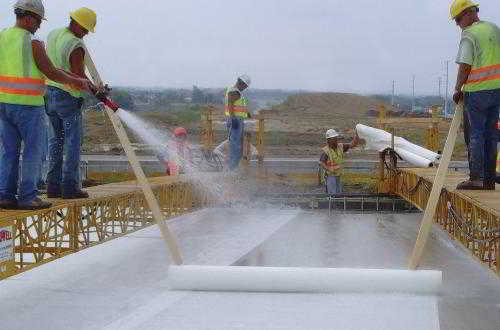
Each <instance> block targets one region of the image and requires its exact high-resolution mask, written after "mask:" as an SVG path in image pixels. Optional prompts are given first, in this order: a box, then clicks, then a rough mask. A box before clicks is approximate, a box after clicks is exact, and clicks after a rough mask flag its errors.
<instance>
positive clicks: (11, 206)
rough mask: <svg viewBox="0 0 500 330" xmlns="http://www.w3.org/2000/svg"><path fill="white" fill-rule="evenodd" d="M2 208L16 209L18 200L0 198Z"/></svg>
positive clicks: (0, 207)
mask: <svg viewBox="0 0 500 330" xmlns="http://www.w3.org/2000/svg"><path fill="white" fill-rule="evenodd" d="M0 209H5V210H16V209H17V201H11V200H7V199H2V200H0Z"/></svg>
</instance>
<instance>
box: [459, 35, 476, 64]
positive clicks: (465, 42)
mask: <svg viewBox="0 0 500 330" xmlns="http://www.w3.org/2000/svg"><path fill="white" fill-rule="evenodd" d="M455 62H456V63H457V64H469V65H472V63H473V62H474V44H473V43H472V41H471V40H470V39H467V38H462V40H460V46H459V48H458V54H457V58H456V60H455Z"/></svg>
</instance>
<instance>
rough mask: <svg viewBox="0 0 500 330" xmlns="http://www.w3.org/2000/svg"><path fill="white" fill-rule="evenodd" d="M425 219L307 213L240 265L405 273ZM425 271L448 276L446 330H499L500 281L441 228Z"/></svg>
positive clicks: (442, 307)
mask: <svg viewBox="0 0 500 330" xmlns="http://www.w3.org/2000/svg"><path fill="white" fill-rule="evenodd" d="M421 218H422V214H419V213H417V214H352V213H351V214H349V213H347V214H346V213H334V214H332V215H330V216H329V215H328V213H327V212H320V211H318V212H302V213H301V214H300V215H299V216H297V217H296V218H294V219H293V220H291V221H290V222H288V223H287V224H286V225H285V226H283V227H282V228H281V229H280V230H279V231H277V232H276V233H274V234H273V235H272V236H271V237H269V239H268V240H266V242H264V243H263V244H261V245H260V246H258V247H256V248H255V249H254V250H253V251H251V252H249V253H248V254H247V255H246V256H244V257H243V258H241V259H240V260H238V261H237V262H236V263H235V265H242V266H243V265H248V266H283V267H288V266H309V267H348V268H388V269H405V268H406V265H407V262H408V256H409V255H410V254H411V250H412V248H413V246H414V244H415V240H416V235H417V232H418V226H419V223H420V220H421ZM420 268H421V269H437V270H442V271H443V278H444V281H443V290H442V293H441V294H440V296H439V298H438V307H439V320H440V326H441V329H444V330H455V329H460V330H461V329H463V330H466V329H476V330H478V329H481V330H483V329H484V330H490V329H491V330H498V329H500V278H499V277H498V276H497V275H495V274H494V273H493V272H492V271H490V270H489V269H487V268H486V267H485V266H483V265H481V264H480V263H478V262H477V261H476V260H474V259H473V257H472V256H470V254H469V252H468V251H467V250H465V249H464V248H462V247H461V246H460V245H459V243H456V242H452V241H451V240H450V239H449V237H448V235H447V233H445V232H443V231H441V230H440V229H439V228H438V227H436V226H435V227H434V228H433V231H432V233H431V236H430V239H429V241H428V244H427V247H426V252H425V255H424V258H423V260H422V264H421V266H420Z"/></svg>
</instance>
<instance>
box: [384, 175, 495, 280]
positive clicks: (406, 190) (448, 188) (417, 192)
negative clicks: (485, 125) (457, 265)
mask: <svg viewBox="0 0 500 330" xmlns="http://www.w3.org/2000/svg"><path fill="white" fill-rule="evenodd" d="M436 171H437V170H436V169H432V168H430V169H421V168H418V169H398V170H388V173H387V175H386V176H385V178H386V180H384V181H383V182H382V184H381V187H382V189H385V190H387V191H390V192H392V193H394V194H396V195H399V196H401V197H403V198H404V199H406V200H407V201H409V202H410V203H412V204H414V205H415V206H416V207H418V208H419V209H421V210H425V207H426V205H427V201H428V198H429V194H430V191H431V189H432V184H433V182H434V177H435V175H436ZM466 179H467V175H465V174H464V173H460V172H453V171H449V172H448V174H447V176H446V181H445V185H444V188H443V190H442V192H441V195H440V197H439V202H438V206H437V210H436V214H435V221H436V223H437V224H439V225H440V226H441V227H442V229H444V230H445V231H447V232H448V234H449V235H450V237H451V238H452V239H454V240H457V241H459V242H460V243H462V244H463V246H464V247H465V248H467V249H468V250H469V251H470V252H471V253H472V255H473V256H474V257H476V258H477V259H478V260H479V261H480V262H482V263H483V264H485V265H487V266H488V267H489V268H490V269H491V270H493V271H494V272H496V273H497V275H500V185H498V184H497V185H496V190H457V189H456V186H457V184H458V183H460V182H462V181H464V180H466Z"/></svg>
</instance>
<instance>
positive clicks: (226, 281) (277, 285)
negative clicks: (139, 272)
mask: <svg viewBox="0 0 500 330" xmlns="http://www.w3.org/2000/svg"><path fill="white" fill-rule="evenodd" d="M168 278H169V284H170V287H171V288H172V289H174V290H194V291H243V292H245V291H246V292H306V293H312V292H320V293H364V294H366V293H391V292H399V293H411V294H436V293H438V291H439V288H440V286H441V282H442V274H441V272H440V271H433V270H419V271H410V270H392V269H351V268H299V267H249V266H193V265H186V266H175V265H171V266H170V268H169V271H168Z"/></svg>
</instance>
